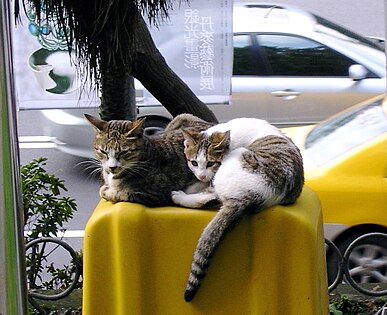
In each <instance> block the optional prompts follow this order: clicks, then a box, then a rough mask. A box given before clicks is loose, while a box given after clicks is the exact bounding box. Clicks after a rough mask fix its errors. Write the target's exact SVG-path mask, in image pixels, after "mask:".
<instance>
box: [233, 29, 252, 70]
mask: <svg viewBox="0 0 387 315" xmlns="http://www.w3.org/2000/svg"><path fill="white" fill-rule="evenodd" d="M252 47H253V45H252V43H251V36H250V35H244V34H241V35H235V36H234V65H233V74H234V75H256V74H257V73H256V69H255V65H254V63H253V57H252V54H253V51H252Z"/></svg>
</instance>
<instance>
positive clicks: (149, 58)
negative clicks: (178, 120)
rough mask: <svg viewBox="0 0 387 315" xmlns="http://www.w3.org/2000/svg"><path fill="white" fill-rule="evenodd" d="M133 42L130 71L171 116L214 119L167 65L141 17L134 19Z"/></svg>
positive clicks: (214, 120)
mask: <svg viewBox="0 0 387 315" xmlns="http://www.w3.org/2000/svg"><path fill="white" fill-rule="evenodd" d="M136 44H137V53H136V55H135V56H134V57H133V60H134V63H133V68H132V74H133V76H134V77H135V78H137V79H138V80H139V81H140V82H141V83H142V84H143V86H144V87H145V88H146V89H147V90H148V91H149V92H150V93H151V94H152V95H153V96H154V97H155V98H156V99H157V100H158V101H159V102H160V103H161V104H162V105H163V106H164V107H165V108H166V109H167V110H168V111H169V112H170V113H171V115H172V116H176V115H178V114H182V113H190V114H193V115H195V116H197V117H200V118H202V119H204V120H206V121H209V122H217V119H216V117H215V115H214V113H213V112H212V111H211V110H210V109H209V108H208V107H207V106H206V105H205V104H204V103H203V102H202V101H200V100H199V99H198V98H197V97H196V95H195V94H194V93H193V92H192V91H191V90H190V88H189V87H188V86H187V84H185V83H184V81H183V80H181V79H180V78H179V77H178V76H177V75H176V73H175V72H173V70H172V69H171V68H170V67H169V66H168V64H167V63H166V61H165V59H164V57H163V56H162V55H161V53H160V52H159V50H158V49H157V47H156V45H155V43H154V42H153V39H152V37H151V35H150V32H149V30H148V27H147V26H146V24H145V22H144V20H143V18H142V17H141V16H139V19H138V30H137V42H136Z"/></svg>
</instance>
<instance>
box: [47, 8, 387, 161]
mask: <svg viewBox="0 0 387 315" xmlns="http://www.w3.org/2000/svg"><path fill="white" fill-rule="evenodd" d="M233 28H234V30H233V32H234V41H233V42H234V63H233V76H232V98H231V103H230V104H208V106H209V108H210V109H211V110H212V111H213V112H214V113H215V115H216V117H217V118H218V120H219V121H220V122H223V121H227V120H229V119H231V118H235V117H257V118H261V119H265V120H268V121H269V122H271V123H273V124H275V125H277V126H279V127H283V126H295V125H305V124H311V123H317V122H319V121H321V120H323V119H325V118H327V117H329V116H331V115H333V114H335V113H337V112H339V111H341V110H343V109H345V108H348V107H350V106H352V105H353V104H356V103H359V102H361V101H364V100H366V99H368V98H370V97H373V96H376V95H379V94H381V93H384V92H385V89H386V61H385V59H386V57H385V53H384V50H383V48H381V47H380V46H379V45H378V44H376V43H374V42H372V41H371V40H370V39H367V38H365V37H362V36H360V35H357V34H355V33H353V32H352V31H350V30H348V29H345V28H343V27H340V26H338V25H336V24H334V23H332V22H330V21H328V20H325V19H323V18H321V17H319V16H316V15H314V14H311V13H308V12H306V11H303V10H300V9H298V8H295V7H292V6H286V5H278V4H235V5H234V24H233ZM137 87H138V91H139V92H140V94H141V89H143V88H142V87H141V85H140V84H138V82H137V86H136V88H137ZM137 105H138V114H139V117H143V116H147V132H149V133H152V132H155V131H158V130H160V129H163V128H164V127H165V125H166V124H167V123H168V122H169V121H170V119H171V118H172V117H171V115H170V114H169V113H168V112H167V111H166V110H165V108H164V107H162V106H161V105H156V104H155V106H141V104H140V103H139V104H137ZM41 112H42V114H43V117H44V121H43V122H42V123H43V124H44V125H45V126H46V131H47V135H48V136H51V137H53V138H54V139H55V140H56V142H57V144H58V148H59V149H60V150H62V151H64V152H67V153H70V154H74V155H78V156H84V157H88V156H90V154H91V153H90V152H91V142H92V137H93V135H92V130H91V128H90V126H89V125H88V123H87V122H86V121H85V119H84V118H83V114H84V113H90V114H94V115H97V109H90V108H88V109H84V108H78V109H66V110H43V111H41Z"/></svg>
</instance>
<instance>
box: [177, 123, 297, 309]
mask: <svg viewBox="0 0 387 315" xmlns="http://www.w3.org/2000/svg"><path fill="white" fill-rule="evenodd" d="M184 137H185V142H184V146H185V148H184V153H185V156H186V159H187V163H188V166H189V168H190V169H191V171H192V172H193V173H194V174H195V176H196V178H197V179H198V180H200V181H202V182H205V183H208V184H209V185H208V188H207V189H205V190H204V191H201V192H198V193H196V194H188V193H187V192H184V191H174V192H172V200H173V201H174V202H175V203H176V204H179V205H182V206H186V207H191V208H201V207H202V206H203V205H204V204H206V203H208V202H209V201H210V200H213V199H219V200H220V202H221V203H222V206H221V208H220V209H219V211H218V212H217V213H216V215H215V216H214V217H213V219H212V220H211V221H210V222H209V223H208V225H207V226H206V227H205V229H204V230H203V232H202V234H201V236H200V238H199V240H198V243H197V247H196V249H195V252H194V255H193V259H192V264H191V271H190V274H189V277H188V281H187V284H186V289H185V293H184V298H185V300H186V301H187V302H189V301H191V300H192V299H193V297H194V296H195V294H196V292H197V290H198V288H199V286H200V282H201V279H202V278H203V277H204V275H205V270H206V268H207V267H208V265H209V261H210V259H211V257H212V256H213V255H214V253H215V251H216V249H217V247H218V246H219V244H220V242H221V240H222V239H223V237H224V236H225V234H226V233H227V231H229V230H230V229H232V228H233V226H234V225H235V224H236V223H238V222H239V221H240V220H241V219H242V218H243V217H244V216H245V215H248V214H253V213H257V212H259V211H262V210H263V209H265V208H268V207H270V206H274V205H290V204H292V203H294V202H295V201H296V199H297V198H298V196H299V195H300V193H301V190H302V187H303V183H304V172H303V164H302V157H301V154H300V151H299V150H298V148H297V147H296V146H295V145H294V143H293V142H292V141H291V140H290V139H289V138H287V137H286V136H285V135H283V134H282V133H281V132H280V131H279V130H278V129H277V128H276V127H274V126H272V125H271V124H269V123H268V122H266V121H264V120H260V119H254V118H237V119H234V120H231V121H229V122H228V123H224V124H219V125H216V126H213V127H211V128H209V129H207V130H206V131H203V132H200V131H196V130H188V129H187V130H186V131H184Z"/></svg>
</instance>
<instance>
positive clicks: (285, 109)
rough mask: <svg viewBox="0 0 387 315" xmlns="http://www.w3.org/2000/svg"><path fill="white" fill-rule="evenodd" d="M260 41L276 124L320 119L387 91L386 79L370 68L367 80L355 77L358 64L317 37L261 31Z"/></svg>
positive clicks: (270, 102) (270, 112) (270, 111)
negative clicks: (351, 73) (353, 68)
mask: <svg viewBox="0 0 387 315" xmlns="http://www.w3.org/2000/svg"><path fill="white" fill-rule="evenodd" d="M257 41H258V44H259V46H260V48H261V51H262V52H263V57H260V58H264V59H265V60H266V62H267V64H268V66H267V67H268V69H267V70H268V75H267V76H266V77H265V88H267V90H266V93H267V94H266V97H267V100H268V104H269V113H268V117H269V121H271V122H272V123H275V124H278V125H287V124H291V125H292V124H305V123H314V122H318V121H321V120H322V119H325V118H327V117H329V116H331V115H333V114H335V113H337V112H339V111H341V110H343V109H344V108H347V107H350V106H352V105H354V104H356V103H358V102H360V101H363V100H365V99H367V98H369V97H371V96H374V95H377V94H380V93H382V91H383V86H384V85H385V81H384V80H382V79H380V78H378V77H377V76H376V75H375V74H374V73H372V72H370V71H368V74H367V77H366V78H364V79H362V80H358V81H356V80H353V79H352V78H350V77H349V67H350V66H351V65H354V64H357V63H356V62H355V61H354V60H352V59H350V58H348V57H347V56H344V55H343V54H341V53H338V52H337V51H335V50H333V49H331V48H329V47H327V46H326V45H323V44H321V43H319V42H317V41H314V40H311V39H309V38H306V37H302V36H298V35H292V34H257ZM375 85H380V87H379V88H375ZM378 90H380V92H379V91H378Z"/></svg>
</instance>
